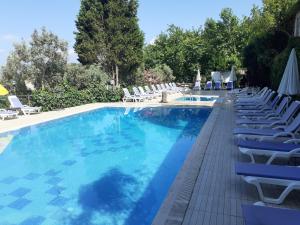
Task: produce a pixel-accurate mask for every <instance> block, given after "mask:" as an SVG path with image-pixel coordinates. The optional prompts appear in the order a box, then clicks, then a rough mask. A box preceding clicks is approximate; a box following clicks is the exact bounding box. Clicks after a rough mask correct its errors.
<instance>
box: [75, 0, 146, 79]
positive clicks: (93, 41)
mask: <svg viewBox="0 0 300 225" xmlns="http://www.w3.org/2000/svg"><path fill="white" fill-rule="evenodd" d="M137 9H138V2H137V0H82V2H81V8H80V12H79V15H78V18H77V21H76V26H77V29H78V32H76V33H75V34H76V43H75V51H76V52H77V53H78V56H79V61H80V62H81V63H83V64H93V63H97V64H101V65H102V66H103V68H105V70H106V71H107V72H109V73H110V74H111V75H112V77H113V79H114V80H115V82H116V84H118V82H119V74H121V75H122V79H123V80H126V78H127V76H128V75H130V74H132V73H134V72H135V71H136V69H137V68H138V67H139V65H140V64H141V63H142V60H143V51H142V49H143V43H144V35H143V33H142V32H141V30H140V28H139V25H138V18H137Z"/></svg>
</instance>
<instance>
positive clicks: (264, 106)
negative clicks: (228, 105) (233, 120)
mask: <svg viewBox="0 0 300 225" xmlns="http://www.w3.org/2000/svg"><path fill="white" fill-rule="evenodd" d="M280 98H281V96H280V95H276V92H275V91H272V92H271V93H270V94H269V95H268V96H267V97H266V98H265V99H264V101H263V102H261V103H257V104H255V105H240V106H236V110H237V111H238V112H242V113H245V112H248V111H249V112H259V111H265V110H273V109H274V107H275V106H276V105H277V103H278V102H279V100H280Z"/></svg>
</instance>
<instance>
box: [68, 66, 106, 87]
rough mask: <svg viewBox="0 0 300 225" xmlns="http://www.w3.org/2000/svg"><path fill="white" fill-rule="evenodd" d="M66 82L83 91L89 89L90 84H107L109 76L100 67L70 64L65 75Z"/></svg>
mask: <svg viewBox="0 0 300 225" xmlns="http://www.w3.org/2000/svg"><path fill="white" fill-rule="evenodd" d="M64 80H65V81H66V82H67V83H69V84H70V85H72V86H75V87H77V88H78V89H79V90H81V89H85V88H87V87H88V86H89V84H90V83H101V84H106V83H107V82H108V80H109V76H108V75H107V74H106V73H105V72H104V71H103V70H102V69H101V67H100V66H98V65H90V66H82V65H81V64H69V65H68V66H67V69H66V71H65V74H64Z"/></svg>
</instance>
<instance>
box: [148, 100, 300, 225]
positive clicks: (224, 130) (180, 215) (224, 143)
mask: <svg viewBox="0 0 300 225" xmlns="http://www.w3.org/2000/svg"><path fill="white" fill-rule="evenodd" d="M214 113H215V115H213V117H215V118H213V119H212V118H210V119H212V120H213V121H208V123H213V122H215V123H214V125H212V127H210V126H208V127H207V128H206V127H203V129H211V130H212V132H211V133H210V134H208V133H207V132H204V131H203V129H202V131H201V134H200V136H199V137H201V136H202V140H197V143H196V144H195V145H196V146H194V148H196V151H194V150H193V152H194V153H193V154H195V155H194V156H193V157H190V158H196V159H197V160H198V162H197V164H198V165H197V164H194V163H195V162H194V161H189V160H191V159H190V158H188V159H187V161H189V163H190V164H193V165H192V167H194V170H193V169H192V170H186V168H183V170H186V171H185V172H188V173H189V174H186V176H189V178H190V179H189V180H188V179H186V177H185V178H184V176H183V177H182V178H179V179H182V180H184V181H183V182H182V183H181V184H178V183H177V184H176V181H175V184H173V186H177V187H175V189H177V190H180V189H184V190H185V192H182V191H179V192H178V193H177V197H176V196H173V199H175V200H174V201H170V199H167V200H166V201H165V205H163V207H162V208H161V210H160V212H159V213H158V215H157V217H156V220H155V221H154V222H153V224H155V225H156V224H165V225H171V224H172V225H179V224H182V225H242V224H244V221H243V218H242V211H241V204H253V203H255V202H257V201H259V197H258V194H257V191H256V188H255V187H254V186H253V185H249V184H247V183H246V182H245V181H243V180H242V178H241V177H240V176H237V175H236V174H235V170H234V165H235V162H237V161H246V162H248V161H249V158H248V157H247V156H243V155H242V154H240V153H239V151H238V148H237V147H236V146H235V145H234V143H233V135H232V130H233V128H234V127H235V123H234V120H235V115H234V112H233V107H232V102H231V100H230V99H229V98H227V99H226V100H225V101H224V103H223V104H221V105H219V106H216V109H215V110H214ZM209 127H210V128H209ZM208 132H210V131H208ZM195 152H198V153H195ZM185 166H186V165H185ZM197 168H198V170H197V174H196V175H195V172H196V169H197ZM179 176H180V175H179ZM193 176H196V177H195V180H193ZM177 181H178V180H177ZM173 186H172V188H173ZM184 186H185V188H183V187H184ZM186 186H187V187H186ZM172 188H171V192H176V191H174V190H172ZM266 188H267V189H266V193H267V194H270V193H272V194H274V193H277V192H278V189H275V190H274V189H270V187H266ZM189 193H190V194H189ZM169 195H172V193H171V194H169ZM168 201H169V202H168ZM169 204H171V206H170V205H169ZM270 206H273V207H278V206H274V205H270ZM279 207H289V208H298V209H300V192H299V191H298V192H297V191H295V192H292V193H291V194H290V195H289V196H288V198H287V199H286V201H285V202H284V204H282V205H281V206H279ZM167 208H169V209H167Z"/></svg>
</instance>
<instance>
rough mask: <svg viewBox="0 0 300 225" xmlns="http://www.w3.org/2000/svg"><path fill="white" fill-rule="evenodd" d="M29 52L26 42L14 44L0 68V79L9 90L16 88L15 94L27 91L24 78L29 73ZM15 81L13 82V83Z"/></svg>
mask: <svg viewBox="0 0 300 225" xmlns="http://www.w3.org/2000/svg"><path fill="white" fill-rule="evenodd" d="M29 61H30V52H29V49H28V46H27V44H26V43H25V42H24V41H22V42H21V43H15V44H14V50H13V51H12V52H11V53H10V55H9V56H8V57H7V61H6V65H4V66H3V67H2V68H1V75H2V76H1V80H2V82H3V83H5V84H6V87H7V88H8V89H9V90H13V89H14V87H15V89H16V94H22V93H27V88H26V85H25V80H26V78H27V77H28V76H29V74H30V69H29V66H28V64H29ZM14 82H15V84H14Z"/></svg>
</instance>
